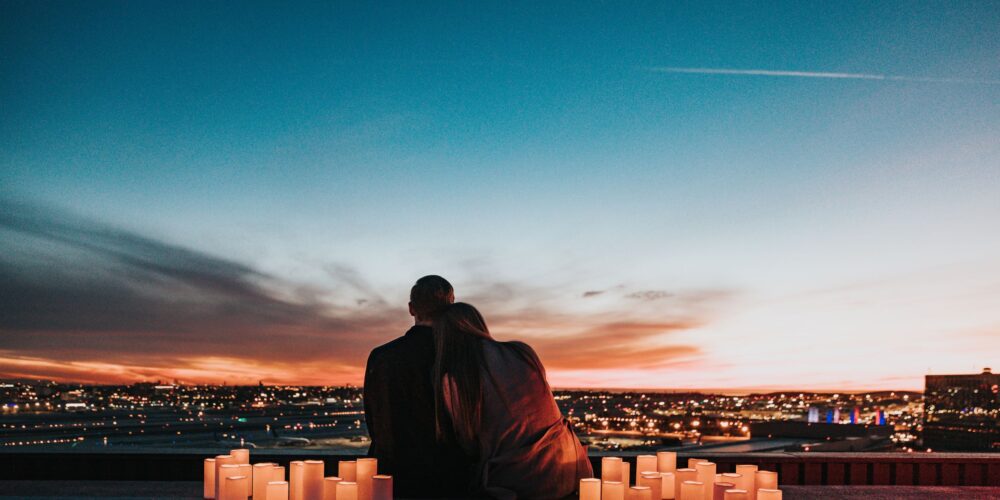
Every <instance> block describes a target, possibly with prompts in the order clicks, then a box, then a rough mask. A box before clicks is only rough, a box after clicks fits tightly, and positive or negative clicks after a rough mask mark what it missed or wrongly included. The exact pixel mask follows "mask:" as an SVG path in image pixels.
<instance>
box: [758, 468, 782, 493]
mask: <svg viewBox="0 0 1000 500" xmlns="http://www.w3.org/2000/svg"><path fill="white" fill-rule="evenodd" d="M754 489H755V490H756V493H757V494H756V495H754V498H757V497H759V496H760V493H759V492H760V490H762V489H768V490H776V489H778V473H777V472H772V471H769V470H759V471H757V474H755V475H754Z"/></svg>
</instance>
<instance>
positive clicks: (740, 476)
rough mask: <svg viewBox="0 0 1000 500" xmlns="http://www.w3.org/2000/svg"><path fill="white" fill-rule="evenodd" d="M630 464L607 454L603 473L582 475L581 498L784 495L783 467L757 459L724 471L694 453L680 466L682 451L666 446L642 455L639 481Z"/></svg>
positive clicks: (708, 499) (742, 499)
mask: <svg viewBox="0 0 1000 500" xmlns="http://www.w3.org/2000/svg"><path fill="white" fill-rule="evenodd" d="M630 468H631V464H630V463H628V462H625V461H622V459H621V458H619V457H604V458H602V459H601V478H600V479H596V478H593V479H581V480H580V500H663V499H674V500H781V490H779V489H778V473H777V472H771V471H766V470H757V466H756V465H737V466H736V472H735V473H726V474H719V473H718V472H717V470H716V465H715V463H713V462H709V461H707V460H702V459H700V458H690V459H688V466H687V468H686V469H678V468H677V453H675V452H672V451H661V452H657V454H656V455H639V456H638V457H636V461H635V477H636V485H635V486H632V485H631V479H632V474H631V471H630V470H629V469H630Z"/></svg>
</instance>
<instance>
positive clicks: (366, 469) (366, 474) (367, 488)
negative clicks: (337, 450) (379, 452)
mask: <svg viewBox="0 0 1000 500" xmlns="http://www.w3.org/2000/svg"><path fill="white" fill-rule="evenodd" d="M375 474H378V461H377V460H376V459H374V458H359V459H358V464H357V465H356V466H355V477H356V478H355V480H354V482H356V483H358V500H372V478H373V477H375Z"/></svg>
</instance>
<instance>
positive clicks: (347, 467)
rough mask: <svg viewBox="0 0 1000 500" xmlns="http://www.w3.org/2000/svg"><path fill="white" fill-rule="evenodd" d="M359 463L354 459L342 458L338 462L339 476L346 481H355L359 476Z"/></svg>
mask: <svg viewBox="0 0 1000 500" xmlns="http://www.w3.org/2000/svg"><path fill="white" fill-rule="evenodd" d="M357 472H358V463H357V462H355V461H354V460H341V461H340V463H338V464H337V477H339V478H341V479H343V480H344V481H350V482H352V483H353V482H355V481H356V480H357V478H358V475H357Z"/></svg>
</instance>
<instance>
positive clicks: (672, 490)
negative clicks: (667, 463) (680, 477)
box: [660, 469, 677, 500]
mask: <svg viewBox="0 0 1000 500" xmlns="http://www.w3.org/2000/svg"><path fill="white" fill-rule="evenodd" d="M674 470H675V471H676V469H674ZM660 478H661V479H662V480H663V486H662V488H661V490H660V497H661V498H662V499H664V500H674V498H676V495H677V488H676V487H675V482H674V473H673V472H661V473H660Z"/></svg>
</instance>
